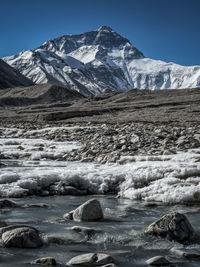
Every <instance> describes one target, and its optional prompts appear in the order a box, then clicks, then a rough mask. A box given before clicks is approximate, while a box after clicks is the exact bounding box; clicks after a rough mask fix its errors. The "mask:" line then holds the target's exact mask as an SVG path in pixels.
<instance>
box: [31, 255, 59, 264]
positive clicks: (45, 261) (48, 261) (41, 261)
mask: <svg viewBox="0 0 200 267" xmlns="http://www.w3.org/2000/svg"><path fill="white" fill-rule="evenodd" d="M33 264H41V265H47V266H56V265H57V262H56V260H55V259H54V258H52V257H45V258H39V259H36V260H34V261H33Z"/></svg>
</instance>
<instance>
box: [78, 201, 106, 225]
mask: <svg viewBox="0 0 200 267" xmlns="http://www.w3.org/2000/svg"><path fill="white" fill-rule="evenodd" d="M102 218H103V211H102V209H101V205H100V203H99V201H98V200H97V199H90V200H88V201H87V202H85V203H83V204H82V205H81V206H79V207H78V208H77V209H75V210H74V212H73V219H74V221H77V222H81V221H98V220H101V219H102Z"/></svg>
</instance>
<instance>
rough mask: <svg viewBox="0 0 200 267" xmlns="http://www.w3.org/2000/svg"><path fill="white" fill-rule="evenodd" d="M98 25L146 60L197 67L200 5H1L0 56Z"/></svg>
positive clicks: (68, 0)
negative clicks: (127, 43)
mask: <svg viewBox="0 0 200 267" xmlns="http://www.w3.org/2000/svg"><path fill="white" fill-rule="evenodd" d="M102 25H107V26H110V27H111V28H113V29H114V30H115V31H117V32H118V33H120V34H121V35H123V36H124V37H126V38H128V39H129V40H130V41H131V42H132V44H133V45H135V46H136V47H137V48H138V49H139V50H141V51H142V52H143V53H144V55H145V56H146V57H151V58H154V59H161V60H164V61H167V62H170V61H173V62H176V63H179V64H182V65H200V0H0V38H1V39H0V40H1V42H0V57H4V56H8V55H13V54H16V53H19V52H20V51H22V50H27V49H33V48H36V47H37V46H39V45H41V44H42V43H43V42H45V41H46V40H49V39H53V38H56V37H59V36H60V35H64V34H77V33H82V32H86V31H90V30H94V29H97V28H99V27H100V26H102Z"/></svg>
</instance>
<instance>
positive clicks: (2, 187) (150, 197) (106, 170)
mask: <svg viewBox="0 0 200 267" xmlns="http://www.w3.org/2000/svg"><path fill="white" fill-rule="evenodd" d="M49 130H50V129H49ZM55 130H56V129H51V131H55ZM13 131H16V130H13ZM19 131H20V130H19ZM11 132H12V129H9V130H7V133H10V134H11ZM41 144H42V145H43V148H44V150H43V151H37V148H38V146H40V145H41ZM21 146H22V147H24V149H23V150H21V148H20V147H21ZM79 147H80V144H78V143H75V142H71V143H69V142H56V141H49V140H43V139H22V138H1V139H0V151H1V152H2V153H3V154H4V155H7V156H8V157H9V156H10V157H11V158H17V160H13V161H11V160H5V163H8V166H7V167H2V168H0V196H1V197H24V196H26V195H32V194H38V192H40V194H41V192H43V193H44V195H48V194H49V192H51V190H52V189H53V190H54V192H55V194H62V192H63V187H65V186H68V185H70V186H74V187H76V188H77V189H80V190H87V192H88V193H94V194H106V193H118V195H119V196H120V197H123V198H130V199H141V200H145V201H161V202H165V203H189V202H200V149H192V150H190V151H188V152H181V153H178V154H176V155H161V156H135V157H133V156H129V157H121V159H120V160H119V161H118V162H117V163H116V164H103V165H100V164H95V163H84V162H67V161H55V159H57V158H60V157H62V155H64V154H65V153H66V152H67V151H70V150H72V149H78V148H79ZM16 162H17V166H16ZM14 166H15V167H14Z"/></svg>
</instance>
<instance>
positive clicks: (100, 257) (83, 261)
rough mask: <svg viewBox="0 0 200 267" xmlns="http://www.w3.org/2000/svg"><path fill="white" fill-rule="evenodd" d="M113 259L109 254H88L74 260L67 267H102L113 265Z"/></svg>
mask: <svg viewBox="0 0 200 267" xmlns="http://www.w3.org/2000/svg"><path fill="white" fill-rule="evenodd" d="M112 262H113V259H112V257H111V256H110V255H108V254H103V253H88V254H83V255H79V256H76V257H74V258H72V259H71V260H70V261H69V262H68V263H67V265H69V266H88V267H89V266H102V265H106V264H109V263H112Z"/></svg>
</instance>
